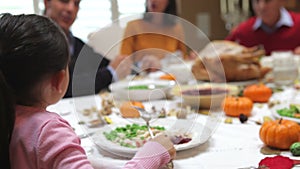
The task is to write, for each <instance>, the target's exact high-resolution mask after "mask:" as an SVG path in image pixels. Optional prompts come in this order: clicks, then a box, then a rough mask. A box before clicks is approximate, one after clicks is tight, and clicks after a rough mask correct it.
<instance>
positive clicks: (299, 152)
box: [290, 142, 300, 156]
mask: <svg viewBox="0 0 300 169" xmlns="http://www.w3.org/2000/svg"><path fill="white" fill-rule="evenodd" d="M290 151H291V153H292V154H293V156H300V142H295V143H293V144H292V145H291V147H290Z"/></svg>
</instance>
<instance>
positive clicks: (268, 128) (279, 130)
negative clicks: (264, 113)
mask: <svg viewBox="0 0 300 169" xmlns="http://www.w3.org/2000/svg"><path fill="white" fill-rule="evenodd" d="M259 137H260V139H261V141H262V142H263V143H264V144H265V145H267V146H269V147H272V148H277V149H282V150H286V149H289V148H290V146H291V145H292V144H293V143H295V142H297V141H299V138H300V126H299V125H298V123H296V122H294V121H291V120H285V119H278V120H274V121H267V122H264V123H263V125H262V126H261V128H260V131H259Z"/></svg>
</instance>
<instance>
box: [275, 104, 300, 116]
mask: <svg viewBox="0 0 300 169" xmlns="http://www.w3.org/2000/svg"><path fill="white" fill-rule="evenodd" d="M276 112H277V113H278V114H279V115H280V116H284V117H292V118H300V104H290V105H289V107H285V108H282V109H278V110H276Z"/></svg>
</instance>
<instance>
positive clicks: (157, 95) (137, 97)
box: [109, 79, 175, 101]
mask: <svg viewBox="0 0 300 169" xmlns="http://www.w3.org/2000/svg"><path fill="white" fill-rule="evenodd" d="M174 84H175V82H174V81H169V80H158V79H157V80H152V79H145V80H126V81H119V82H116V83H112V84H111V85H110V86H109V88H110V90H111V93H112V95H113V97H114V99H119V100H130V101H133V100H134V101H151V100H158V99H164V98H166V97H167V96H168V93H169V91H170V90H171V89H172V87H173V86H174Z"/></svg>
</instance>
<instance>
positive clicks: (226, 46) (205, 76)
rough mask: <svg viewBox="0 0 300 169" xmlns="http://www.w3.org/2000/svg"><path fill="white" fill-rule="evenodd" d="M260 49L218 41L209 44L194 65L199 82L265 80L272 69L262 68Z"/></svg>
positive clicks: (194, 72)
mask: <svg viewBox="0 0 300 169" xmlns="http://www.w3.org/2000/svg"><path fill="white" fill-rule="evenodd" d="M264 54H265V51H264V50H263V49H260V48H259V47H252V48H247V47H244V46H242V45H239V44H237V43H235V42H231V41H226V40H217V41H213V42H211V43H209V44H208V45H207V46H206V47H205V48H204V49H203V50H202V51H201V52H200V53H199V56H200V57H199V58H197V59H196V61H195V62H194V64H193V65H192V73H193V74H194V76H195V78H196V79H197V80H204V81H211V82H235V81H246V80H252V79H259V78H263V77H264V76H265V75H266V74H267V73H268V72H269V71H270V70H271V69H270V68H269V67H262V66H261V65H260V62H259V58H260V57H261V56H263V55H264Z"/></svg>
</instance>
